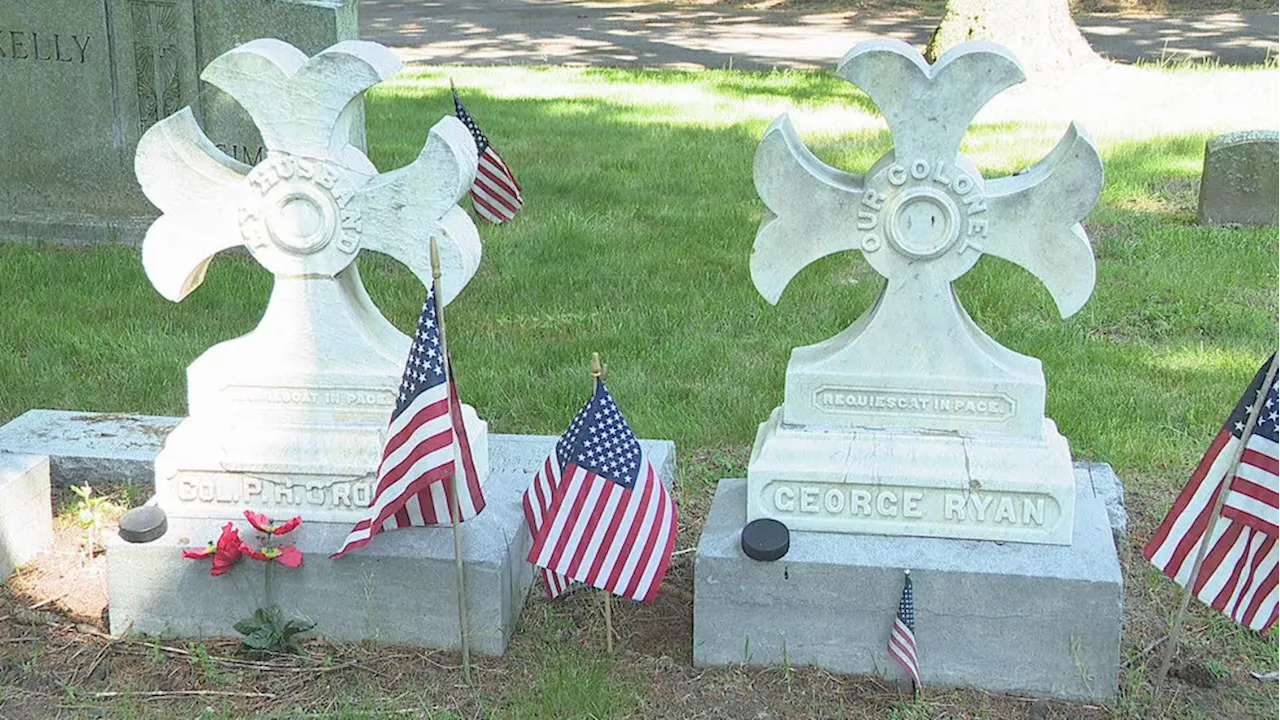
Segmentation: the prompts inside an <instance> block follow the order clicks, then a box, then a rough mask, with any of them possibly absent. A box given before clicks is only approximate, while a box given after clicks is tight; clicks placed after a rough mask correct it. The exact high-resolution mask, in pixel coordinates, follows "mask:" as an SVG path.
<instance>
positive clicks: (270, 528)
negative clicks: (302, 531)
mask: <svg viewBox="0 0 1280 720" xmlns="http://www.w3.org/2000/svg"><path fill="white" fill-rule="evenodd" d="M244 517H245V519H246V520H248V521H249V524H250V525H252V526H253V527H254V529H255V530H257V531H258V532H264V533H266V534H268V535H284V534H285V533H288V532H292V531H293V529H294V528H296V527H298V526H299V525H301V524H302V516H301V515H299V516H298V517H295V518H292V519H290V520H286V521H285V522H282V523H279V524H275V525H273V524H272V523H271V521H270V520H268V519H267V516H266V515H263V514H262V513H257V512H254V511H252V510H245V511H244Z"/></svg>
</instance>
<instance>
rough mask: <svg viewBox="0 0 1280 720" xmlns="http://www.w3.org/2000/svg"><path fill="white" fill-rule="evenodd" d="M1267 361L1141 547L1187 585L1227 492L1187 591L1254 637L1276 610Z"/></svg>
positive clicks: (1272, 404)
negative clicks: (1252, 413)
mask: <svg viewBox="0 0 1280 720" xmlns="http://www.w3.org/2000/svg"><path fill="white" fill-rule="evenodd" d="M1274 362H1275V356H1274V355H1273V356H1272V357H1271V359H1270V360H1268V361H1267V362H1266V363H1265V364H1264V365H1263V366H1262V368H1261V369H1259V370H1258V373H1257V374H1256V375H1255V376H1254V378H1253V382H1252V383H1250V385H1249V388H1248V389H1247V390H1246V391H1245V393H1244V396H1243V397H1241V398H1240V402H1238V403H1236V408H1235V411H1234V412H1232V413H1231V416H1230V417H1229V418H1227V421H1226V423H1224V424H1223V426H1222V429H1221V430H1219V431H1218V434H1217V436H1216V437H1214V439H1213V443H1212V444H1211V445H1210V446H1209V451H1208V452H1207V453H1205V456H1204V458H1203V459H1202V460H1201V461H1200V464H1199V465H1198V466H1197V467H1196V470H1195V472H1194V473H1192V475H1191V481H1190V482H1189V483H1187V486H1186V487H1185V488H1183V490H1182V494H1180V495H1179V496H1178V499H1177V500H1176V501H1174V504H1173V507H1172V508H1171V509H1170V510H1169V514H1168V515H1166V516H1165V518H1164V521H1163V522H1161V523H1160V527H1159V528H1157V529H1156V534H1155V536H1154V537H1152V538H1151V541H1150V542H1148V543H1147V545H1146V547H1144V548H1143V549H1142V554H1143V555H1145V556H1146V557H1147V559H1148V560H1150V561H1151V562H1152V564H1154V565H1155V566H1156V567H1158V568H1160V570H1161V572H1163V573H1164V574H1165V575H1168V576H1169V577H1171V578H1173V580H1174V581H1175V582H1177V583H1178V584H1179V585H1181V586H1183V587H1186V586H1187V583H1188V582H1190V580H1191V570H1192V567H1193V565H1194V564H1195V558H1196V555H1197V553H1198V552H1199V549H1200V543H1201V541H1202V540H1203V538H1204V535H1205V528H1206V527H1207V526H1208V524H1209V518H1210V516H1211V515H1212V514H1213V507H1214V505H1215V503H1216V502H1217V499H1218V493H1219V492H1221V491H1222V489H1223V487H1224V486H1227V490H1226V492H1227V497H1226V499H1225V501H1224V504H1223V507H1222V515H1221V517H1220V518H1218V520H1217V522H1216V523H1214V526H1213V528H1212V532H1211V534H1210V538H1209V550H1208V553H1207V554H1206V555H1205V558H1204V562H1203V565H1202V567H1201V568H1200V573H1199V575H1197V577H1196V583H1195V587H1194V589H1193V592H1194V593H1195V596H1196V597H1198V598H1200V600H1201V601H1203V602H1204V603H1206V604H1208V605H1209V606H1210V607H1213V608H1215V609H1217V610H1220V611H1222V612H1223V613H1225V614H1226V615H1227V616H1228V617H1230V618H1231V619H1233V620H1235V621H1237V622H1240V623H1243V624H1244V625H1246V626H1248V627H1250V628H1252V629H1254V630H1258V631H1261V632H1266V631H1267V630H1268V629H1270V628H1271V626H1272V625H1274V624H1275V622H1276V614H1277V604H1278V603H1277V595H1276V587H1277V555H1278V553H1277V548H1276V536H1277V524H1278V521H1280V509H1278V506H1277V502H1276V501H1277V494H1278V493H1280V475H1278V474H1277V466H1278V465H1280V460H1278V458H1280V454H1278V453H1277V432H1276V427H1277V420H1278V419H1280V398H1278V397H1277V383H1276V382H1275V380H1274V379H1273V380H1272V382H1271V385H1270V387H1268V388H1263V384H1264V383H1265V382H1266V377H1267V374H1268V370H1269V369H1270V368H1271V366H1272V363H1274ZM1263 392H1265V393H1266V396H1265V399H1263V404H1262V407H1261V409H1260V410H1259V412H1258V418H1257V422H1256V424H1255V425H1254V427H1253V432H1252V433H1250V435H1249V437H1248V440H1247V441H1245V446H1244V454H1243V455H1241V456H1240V464H1239V466H1238V467H1237V469H1236V472H1235V475H1234V477H1232V478H1231V480H1230V483H1224V482H1223V479H1224V478H1225V477H1226V475H1227V473H1229V472H1230V471H1231V468H1230V467H1229V466H1230V464H1231V461H1232V459H1233V458H1234V457H1235V452H1236V449H1237V448H1238V447H1239V446H1240V443H1241V437H1242V435H1243V434H1244V429H1245V425H1246V424H1247V423H1248V414H1249V410H1250V407H1251V406H1252V405H1253V404H1254V403H1255V402H1256V401H1257V400H1258V398H1259V396H1260V394H1261V393H1263Z"/></svg>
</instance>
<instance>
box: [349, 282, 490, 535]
mask: <svg viewBox="0 0 1280 720" xmlns="http://www.w3.org/2000/svg"><path fill="white" fill-rule="evenodd" d="M435 293H436V288H435V284H434V283H433V284H432V287H431V288H430V289H429V290H428V292H427V301H426V303H425V304H424V305H423V306H422V317H420V318H419V319H418V329H417V332H416V333H414V336H413V343H412V345H411V346H410V348H409V359H408V361H407V362H406V363H405V368H404V376H403V378H402V379H401V381H400V393H399V397H398V399H397V401H396V407H395V410H394V411H393V412H392V413H391V423H390V425H389V426H388V427H387V435H388V437H387V444H386V447H385V448H384V449H383V452H382V463H381V464H380V465H379V466H378V477H377V481H378V488H377V491H376V492H375V493H374V496H373V502H372V504H371V505H370V506H369V514H368V516H367V517H365V518H364V519H363V520H361V521H360V522H358V523H356V526H355V527H354V528H352V529H351V533H350V534H349V535H347V539H346V540H345V541H343V544H342V548H341V549H340V550H338V552H336V553H334V554H333V557H339V556H341V555H342V554H344V553H346V552H347V551H348V550H356V549H359V548H362V547H364V546H365V545H368V544H369V540H371V539H372V538H373V536H374V535H377V534H378V533H380V532H382V531H383V530H395V529H397V528H403V527H411V526H421V525H435V524H437V523H440V522H444V521H446V520H447V519H448V518H450V517H451V513H450V502H451V499H452V494H453V481H452V479H451V478H452V476H453V474H454V473H455V472H457V471H458V468H457V465H458V463H457V461H456V458H461V465H462V468H461V471H462V473H463V477H462V478H459V483H458V485H459V486H460V487H461V488H463V492H462V493H461V497H460V498H459V499H458V509H459V511H460V513H461V516H462V520H466V519H467V518H471V517H474V516H475V515H476V514H477V513H479V512H480V511H481V510H483V509H484V494H483V493H482V492H481V491H480V484H479V478H478V477H477V476H476V468H475V461H474V460H473V458H472V456H471V443H470V441H468V439H467V429H466V426H465V425H464V424H463V421H462V402H461V401H460V400H459V399H458V388H457V385H456V384H454V382H453V368H452V366H451V365H450V363H449V358H448V352H447V351H446V349H445V348H444V347H443V346H442V343H441V341H440V327H439V318H437V317H436V299H435ZM446 367H447V369H448V373H447V374H446V372H445V370H446Z"/></svg>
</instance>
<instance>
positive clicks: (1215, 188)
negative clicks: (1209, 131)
mask: <svg viewBox="0 0 1280 720" xmlns="http://www.w3.org/2000/svg"><path fill="white" fill-rule="evenodd" d="M1278 158H1280V133H1278V132H1276V131H1274V130H1250V131H1245V132H1234V133H1227V134H1226V135H1219V136H1217V137H1215V138H1210V140H1209V142H1207V143H1205V148H1204V172H1203V173H1202V174H1201V176H1200V208H1199V218H1200V224H1201V225H1259V226H1265V225H1275V224H1276V223H1277V218H1280V204H1278V203H1280V200H1278V199H1277V198H1278V197H1280V195H1278V193H1280V179H1278V178H1280V160H1278Z"/></svg>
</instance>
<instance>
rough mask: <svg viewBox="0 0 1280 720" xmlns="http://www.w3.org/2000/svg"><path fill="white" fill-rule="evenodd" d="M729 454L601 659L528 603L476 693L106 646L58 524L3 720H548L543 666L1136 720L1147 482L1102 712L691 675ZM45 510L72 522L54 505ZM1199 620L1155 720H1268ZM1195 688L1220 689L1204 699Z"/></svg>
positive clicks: (740, 703)
mask: <svg viewBox="0 0 1280 720" xmlns="http://www.w3.org/2000/svg"><path fill="white" fill-rule="evenodd" d="M742 450H743V449H742V448H739V447H737V446H734V447H728V448H723V449H713V450H709V451H706V452H704V453H700V454H698V456H697V457H691V458H689V460H688V461H687V462H685V467H684V474H685V481H684V485H683V487H681V488H680V489H679V491H678V498H679V501H680V528H679V534H678V537H677V542H676V553H677V554H676V556H675V557H674V558H673V560H672V564H671V568H670V570H669V572H668V575H667V577H666V579H665V581H664V582H663V585H662V590H661V592H660V593H659V595H658V597H657V599H656V600H655V601H654V602H653V603H651V604H649V605H639V604H636V603H631V602H627V601H621V600H615V602H614V603H613V627H614V632H615V636H616V640H615V643H616V650H615V652H614V654H613V655H612V656H609V655H608V654H607V653H606V652H605V649H604V646H605V621H604V614H603V598H602V595H601V594H600V593H599V592H596V591H591V590H578V591H575V592H574V593H572V594H571V595H569V596H568V597H566V598H563V599H561V600H557V601H556V602H554V603H553V602H550V601H548V600H547V599H546V596H545V594H544V592H543V590H542V588H541V587H535V588H534V589H533V590H532V591H531V594H530V597H529V599H528V601H527V602H526V605H525V611H524V614H523V616H522V617H521V620H520V623H519V627H518V629H517V631H516V633H515V634H514V636H513V639H512V642H511V645H510V647H509V648H508V653H507V655H506V657H504V658H486V657H481V658H476V659H475V663H476V667H475V675H476V680H475V686H474V687H473V688H467V687H465V686H463V685H462V684H461V672H460V668H459V667H458V663H459V659H458V658H457V657H456V656H454V655H451V654H449V653H442V652H432V651H424V650H422V649H418V648H407V647H398V646H390V645H377V644H373V643H360V644H355V645H349V644H340V643H331V642H326V641H322V640H312V641H308V642H306V643H305V645H304V646H305V650H306V653H307V654H306V655H305V656H303V657H289V658H282V659H279V660H273V661H271V662H248V661H244V660H239V659H236V658H235V657H234V653H235V649H236V646H237V641H235V640H221V639H219V640H201V641H191V642H188V641H179V640H163V639H148V638H124V639H113V638H111V637H110V636H108V635H107V634H106V632H105V630H106V626H105V625H104V624H103V622H102V620H103V618H102V612H101V609H102V608H103V607H104V606H105V601H106V577H105V569H104V565H105V557H104V556H102V555H98V556H97V557H95V558H93V560H92V561H89V562H85V563H83V564H82V563H81V562H80V554H79V550H80V548H79V545H78V543H79V539H78V538H79V528H78V527H74V526H72V525H70V524H69V523H65V522H63V523H61V526H60V529H59V533H58V535H59V537H58V541H57V545H56V546H55V548H54V550H53V551H51V552H49V553H46V554H45V555H43V556H42V557H41V558H40V559H39V560H38V561H37V562H36V563H34V564H33V565H32V566H31V567H30V568H28V569H26V570H25V571H24V572H23V573H21V574H20V575H19V576H18V577H16V578H14V579H12V580H11V581H10V582H9V583H8V584H7V585H5V586H0V718H4V719H5V720H28V719H44V718H55V717H116V716H118V715H123V716H124V717H129V718H144V717H156V718H177V717H194V716H197V715H199V714H200V713H201V712H202V711H203V710H204V708H206V707H212V708H215V710H216V711H217V712H220V713H222V715H223V716H228V717H236V716H248V715H253V714H258V713H311V714H317V715H324V714H331V713H332V714H341V715H344V716H359V717H363V716H366V715H369V716H379V717H380V716H383V715H384V714H387V713H393V714H395V716H400V715H403V716H406V717H416V716H419V715H420V714H440V713H450V712H451V713H455V714H456V715H457V716H459V717H465V718H480V717H493V716H495V714H496V715H500V716H503V717H506V716H517V717H531V716H532V717H548V718H549V717H553V716H554V715H555V713H556V712H558V711H557V710H555V709H554V707H555V706H554V705H548V704H547V703H545V702H542V701H541V694H542V693H544V692H547V687H548V686H554V685H555V683H557V682H572V681H566V680H563V679H556V678H558V676H557V672H563V669H560V670H557V668H556V666H555V665H554V663H555V662H557V660H555V658H556V657H561V658H567V659H564V660H562V661H561V662H564V663H567V667H569V668H570V669H571V670H572V671H573V672H584V671H583V670H582V668H583V667H586V666H589V665H599V664H600V663H603V666H604V667H605V672H607V678H606V682H607V683H608V684H609V685H616V686H618V687H624V688H629V689H630V690H629V692H630V693H631V694H630V695H626V693H623V695H625V697H626V698H627V699H626V700H625V702H622V703H620V704H619V705H617V706H614V707H613V709H612V710H610V711H607V712H605V713H604V714H605V715H607V716H610V717H639V718H664V719H667V718H689V717H705V718H732V719H734V720H737V719H739V718H749V719H755V718H760V719H762V720H763V719H772V718H778V719H780V718H868V719H872V718H874V719H876V720H880V719H882V718H885V717H899V718H934V717H948V718H977V717H981V718H988V719H990V720H1026V719H1027V718H1036V719H1037V720H1039V719H1041V718H1043V719H1045V720H1049V719H1057V718H1062V719H1067V718H1070V719H1072V720H1076V719H1081V720H1094V719H1097V720H1102V719H1103V718H1116V717H1119V718H1139V717H1144V716H1145V715H1146V714H1147V710H1148V708H1147V703H1149V696H1150V684H1149V683H1150V676H1151V675H1152V674H1154V671H1155V667H1156V666H1157V665H1158V662H1159V655H1160V652H1159V650H1160V647H1161V643H1160V639H1161V638H1162V637H1163V634H1164V632H1165V621H1166V618H1167V616H1168V613H1169V610H1170V608H1172V607H1173V600H1174V595H1173V593H1172V592H1171V590H1170V587H1169V583H1165V582H1163V581H1161V582H1158V583H1152V582H1150V581H1149V579H1148V572H1149V571H1148V567H1147V565H1146V562H1145V561H1144V560H1143V559H1142V556H1141V552H1140V550H1141V543H1140V541H1139V538H1145V537H1149V536H1150V533H1151V530H1152V529H1153V528H1154V526H1155V524H1156V523H1157V522H1158V521H1159V519H1160V517H1159V513H1160V512H1162V509H1163V507H1164V505H1165V504H1167V502H1168V499H1169V498H1166V499H1164V501H1163V502H1161V501H1160V499H1159V498H1151V497H1147V495H1146V494H1145V493H1144V492H1143V491H1142V490H1141V488H1143V487H1157V486H1158V487H1163V486H1165V485H1168V483H1163V482H1157V481H1156V480H1153V479H1152V478H1147V477H1143V478H1126V480H1130V482H1129V483H1128V485H1129V491H1128V496H1129V510H1130V513H1131V517H1130V521H1131V522H1130V532H1131V535H1130V540H1129V542H1128V543H1127V545H1126V546H1125V547H1123V548H1121V551H1120V559H1121V566H1122V570H1123V572H1124V577H1125V611H1126V618H1125V621H1126V625H1125V637H1124V647H1123V649H1122V654H1121V658H1122V660H1123V666H1122V669H1121V679H1120V682H1121V689H1122V695H1121V700H1120V704H1119V705H1117V706H1116V707H1115V708H1103V707H1099V706H1096V705H1088V704H1081V703H1064V702H1051V701H1045V700H1036V699H1033V698H1026V697H1018V696H1011V695H995V694H988V693H983V692H977V691H955V690H944V689H937V688H930V689H929V691H928V693H927V694H926V695H925V696H924V697H925V699H924V700H923V701H921V702H919V703H913V702H912V700H911V693H910V690H909V689H908V688H904V687H899V686H896V685H894V684H892V683H887V682H885V681H882V680H880V679H877V678H868V677H850V676H842V675H836V674H832V673H828V672H825V671H822V670H818V669H814V668H800V667H774V668H748V667H738V666H734V667H723V668H713V669H704V668H694V667H692V665H691V652H692V648H691V645H692V631H693V548H694V547H695V546H696V543H697V539H698V536H699V534H700V531H701V528H702V525H703V521H704V519H705V515H706V512H707V509H708V508H709V507H710V501H711V497H712V494H713V487H712V485H711V484H710V483H709V482H706V481H704V480H701V479H699V480H697V481H690V477H691V476H692V477H697V478H704V477H713V476H717V475H720V474H725V473H729V474H732V471H733V470H735V469H740V465H741V463H742V462H745V457H744V456H742ZM684 460H685V458H682V461H684ZM60 501H61V502H62V505H61V507H64V508H66V507H69V505H68V504H67V503H66V501H65V498H60ZM64 514H65V513H64ZM50 598H52V599H53V601H52V602H44V604H43V605H41V606H39V607H37V608H36V609H35V610H31V609H30V608H31V607H32V606H33V605H37V604H39V603H42V602H43V601H46V600H49V599H50ZM1210 617H1211V615H1210V612H1209V611H1206V610H1205V609H1204V608H1199V607H1196V606H1195V605H1194V604H1193V606H1192V610H1191V613H1190V615H1189V616H1188V622H1187V625H1186V627H1187V637H1188V639H1189V640H1188V642H1186V643H1184V645H1183V647H1182V649H1181V651H1180V653H1179V658H1180V659H1179V662H1178V664H1177V665H1175V667H1177V668H1179V669H1178V670H1176V671H1175V672H1174V673H1173V676H1172V678H1171V679H1170V681H1169V683H1170V688H1169V689H1170V692H1169V693H1168V695H1167V696H1166V697H1169V698H1171V700H1170V702H1171V703H1172V705H1171V709H1170V711H1169V712H1168V713H1167V715H1166V716H1167V717H1170V718H1175V717H1228V716H1229V717H1258V718H1263V717H1272V718H1273V717H1274V708H1275V702H1276V687H1275V683H1259V682H1257V681H1254V680H1253V679H1252V678H1250V677H1249V675H1248V670H1250V669H1259V668H1258V667H1257V665H1258V662H1259V661H1258V660H1257V658H1252V659H1251V658H1249V657H1246V656H1245V655H1244V654H1243V653H1239V652H1236V651H1233V650H1231V649H1230V648H1227V647H1225V646H1222V645H1221V644H1220V643H1219V644H1217V645H1215V644H1214V643H1212V642H1210V643H1204V642H1200V641H1199V640H1198V639H1199V638H1203V637H1204V635H1205V633H1206V631H1207V628H1208V627H1209V626H1210V624H1211V621H1210V620H1209V618H1210ZM1274 641H1275V635H1274V632H1273V634H1272V637H1271V639H1270V642H1271V643H1272V645H1274ZM1233 653H1234V654H1233ZM1211 654H1212V656H1211ZM1212 663H1216V665H1213V664H1212ZM1250 663H1253V665H1254V667H1252V668H1251V667H1250ZM1195 668H1199V669H1200V671H1202V672H1199V673H1197V671H1196V670H1195ZM1211 668H1213V669H1219V672H1218V673H1217V674H1215V673H1214V672H1211V671H1210V669H1211ZM1262 669H1267V668H1262ZM1223 673H1225V674H1226V677H1225V678H1224V676H1223ZM1205 674H1207V675H1208V676H1211V677H1213V679H1214V680H1215V681H1217V684H1216V685H1215V686H1212V687H1208V686H1205V685H1204V683H1205V682H1207V680H1208V678H1207V677H1205V676H1204V675H1205ZM549 678H552V679H549ZM531 697H532V698H533V700H531V699H530V698H531ZM548 708H552V709H550V710H549V709H548Z"/></svg>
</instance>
